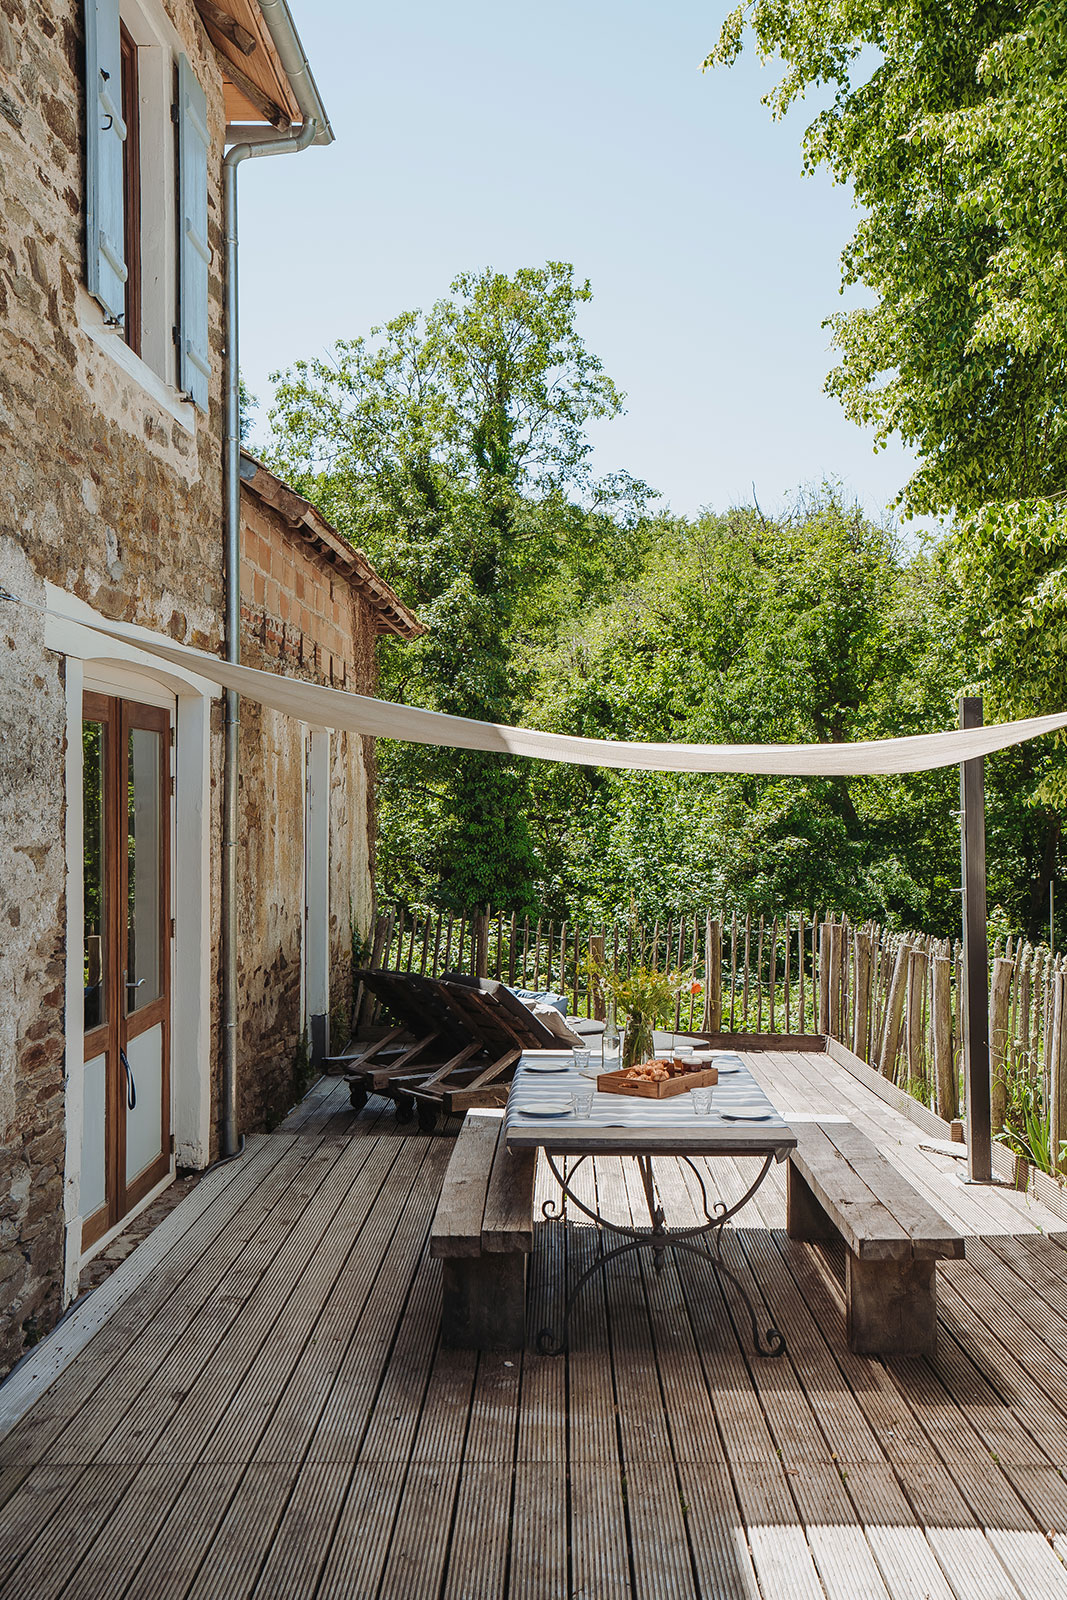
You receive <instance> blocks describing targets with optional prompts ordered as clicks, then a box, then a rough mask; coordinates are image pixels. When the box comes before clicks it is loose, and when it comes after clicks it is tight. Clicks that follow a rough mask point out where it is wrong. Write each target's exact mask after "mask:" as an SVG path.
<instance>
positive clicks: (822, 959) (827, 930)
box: [815, 922, 833, 1033]
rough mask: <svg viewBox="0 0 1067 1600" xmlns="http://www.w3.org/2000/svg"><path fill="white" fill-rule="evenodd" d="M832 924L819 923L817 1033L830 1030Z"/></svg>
mask: <svg viewBox="0 0 1067 1600" xmlns="http://www.w3.org/2000/svg"><path fill="white" fill-rule="evenodd" d="M831 930H832V924H831V923H829V922H821V923H820V924H819V1022H818V1026H817V1028H816V1030H815V1031H816V1032H817V1033H829V1032H830V941H831V940H832V938H833V933H832V931H831Z"/></svg>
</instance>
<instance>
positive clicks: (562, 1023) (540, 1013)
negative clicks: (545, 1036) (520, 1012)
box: [530, 1001, 585, 1046]
mask: <svg viewBox="0 0 1067 1600" xmlns="http://www.w3.org/2000/svg"><path fill="white" fill-rule="evenodd" d="M530 1010H531V1011H532V1012H533V1014H534V1016H535V1017H536V1018H537V1020H538V1022H540V1023H542V1024H543V1026H544V1027H546V1028H547V1029H548V1031H549V1032H550V1033H553V1034H555V1036H556V1038H557V1039H558V1040H559V1041H560V1043H561V1044H569V1045H571V1046H574V1045H578V1046H583V1045H584V1044H585V1040H584V1039H582V1038H580V1036H579V1035H578V1034H576V1033H572V1032H571V1030H570V1028H568V1026H567V1022H566V1019H565V1018H564V1017H563V1016H561V1015H560V1013H559V1012H558V1011H557V1010H556V1008H555V1006H543V1005H541V1004H540V1003H539V1002H537V1001H534V1003H533V1004H532V1005H531V1006H530Z"/></svg>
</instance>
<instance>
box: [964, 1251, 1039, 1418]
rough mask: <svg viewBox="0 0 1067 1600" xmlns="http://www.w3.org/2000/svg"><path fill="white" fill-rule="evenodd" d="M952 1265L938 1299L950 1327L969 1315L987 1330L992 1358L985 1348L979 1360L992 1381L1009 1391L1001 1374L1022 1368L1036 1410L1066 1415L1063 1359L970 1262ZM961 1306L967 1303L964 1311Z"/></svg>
mask: <svg viewBox="0 0 1067 1600" xmlns="http://www.w3.org/2000/svg"><path fill="white" fill-rule="evenodd" d="M954 1266H955V1270H954V1271H953V1272H952V1273H951V1274H949V1273H947V1272H946V1273H945V1274H944V1278H945V1281H944V1284H943V1292H942V1295H941V1301H942V1304H943V1307H944V1314H945V1319H946V1321H947V1322H948V1323H949V1326H950V1327H954V1326H956V1323H957V1321H958V1320H959V1319H961V1318H962V1319H963V1320H966V1321H967V1322H968V1323H969V1324H971V1317H972V1316H973V1317H977V1318H978V1319H979V1320H980V1321H981V1323H983V1324H984V1326H985V1327H986V1328H987V1329H988V1330H989V1334H990V1335H991V1336H992V1338H991V1340H990V1346H991V1350H992V1352H993V1353H994V1354H995V1359H993V1358H992V1356H991V1354H990V1350H988V1349H987V1351H986V1352H985V1353H984V1355H983V1359H982V1365H983V1370H985V1372H986V1376H987V1377H988V1378H989V1381H990V1383H991V1384H992V1385H993V1387H994V1388H995V1389H997V1390H998V1391H999V1392H1000V1393H1001V1394H1005V1395H1006V1397H1007V1394H1010V1392H1011V1391H1010V1390H1009V1391H1006V1390H1005V1379H1007V1378H1008V1376H1009V1374H1010V1373H1012V1371H1013V1369H1014V1368H1018V1369H1020V1370H1021V1371H1022V1372H1023V1373H1025V1381H1026V1387H1027V1388H1028V1389H1029V1390H1030V1392H1031V1394H1032V1396H1033V1399H1032V1402H1031V1403H1032V1404H1033V1406H1034V1411H1035V1414H1036V1415H1042V1414H1045V1415H1048V1416H1050V1417H1052V1418H1065V1417H1067V1364H1065V1363H1064V1362H1063V1361H1062V1360H1061V1359H1060V1358H1059V1357H1058V1355H1057V1354H1056V1352H1055V1351H1054V1350H1052V1349H1051V1347H1050V1346H1049V1345H1048V1344H1046V1343H1045V1341H1044V1340H1043V1339H1042V1338H1041V1337H1040V1335H1038V1334H1036V1333H1035V1332H1034V1330H1033V1329H1032V1328H1030V1327H1029V1326H1028V1324H1027V1323H1026V1322H1025V1321H1024V1319H1023V1318H1022V1317H1021V1316H1020V1315H1019V1314H1018V1313H1017V1312H1016V1311H1015V1310H1014V1309H1013V1308H1012V1307H1010V1306H1007V1305H1005V1304H1003V1303H1002V1302H1001V1301H999V1300H998V1298H997V1296H996V1295H995V1294H994V1293H992V1292H991V1290H990V1288H989V1285H988V1284H987V1283H986V1281H985V1279H984V1278H983V1277H982V1275H981V1274H980V1273H978V1272H976V1271H975V1270H974V1268H973V1267H971V1266H970V1263H968V1262H956V1263H955V1264H954ZM964 1306H966V1307H967V1312H968V1314H967V1315H966V1316H965V1314H964V1312H963V1307H964ZM972 1325H973V1324H972ZM1013 1351H1018V1352H1019V1358H1018V1359H1017V1360H1016V1359H1014V1358H1013V1357H1012V1356H1011V1355H1010V1354H1009V1352H1013ZM1013 1387H1014V1385H1013ZM1039 1396H1040V1399H1039V1398H1038V1397H1039Z"/></svg>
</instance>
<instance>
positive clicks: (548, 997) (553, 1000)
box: [508, 985, 567, 1017]
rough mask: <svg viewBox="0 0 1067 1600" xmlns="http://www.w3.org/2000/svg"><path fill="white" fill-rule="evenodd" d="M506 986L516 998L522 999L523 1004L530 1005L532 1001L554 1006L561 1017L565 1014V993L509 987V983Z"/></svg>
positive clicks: (532, 1003)
mask: <svg viewBox="0 0 1067 1600" xmlns="http://www.w3.org/2000/svg"><path fill="white" fill-rule="evenodd" d="M508 988H509V989H510V992H511V993H512V994H513V995H514V996H515V998H516V999H517V1000H521V1001H522V1003H523V1005H526V1006H530V1007H532V1006H533V1005H534V1003H537V1004H539V1005H543V1006H554V1007H555V1009H556V1010H557V1011H558V1012H559V1014H560V1016H561V1017H565V1016H566V1015H567V996H566V995H565V994H554V993H553V992H552V990H551V989H511V988H510V985H508Z"/></svg>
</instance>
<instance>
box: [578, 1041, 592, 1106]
mask: <svg viewBox="0 0 1067 1600" xmlns="http://www.w3.org/2000/svg"><path fill="white" fill-rule="evenodd" d="M588 1054H589V1052H588V1051H586V1055H588ZM574 1115H575V1116H576V1117H591V1116H592V1115H593V1091H592V1089H584V1088H583V1089H575V1091H574Z"/></svg>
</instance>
